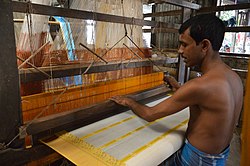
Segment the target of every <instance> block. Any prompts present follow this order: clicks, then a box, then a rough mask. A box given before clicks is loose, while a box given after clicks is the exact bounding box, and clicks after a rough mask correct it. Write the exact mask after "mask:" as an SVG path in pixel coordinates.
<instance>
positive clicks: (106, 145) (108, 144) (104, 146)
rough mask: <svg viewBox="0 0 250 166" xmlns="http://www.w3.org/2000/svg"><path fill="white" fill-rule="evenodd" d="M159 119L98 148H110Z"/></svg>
mask: <svg viewBox="0 0 250 166" xmlns="http://www.w3.org/2000/svg"><path fill="white" fill-rule="evenodd" d="M161 119H162V118H161ZM161 119H158V120H156V121H153V122H150V123H147V124H146V125H144V126H141V127H138V128H136V129H135V130H133V131H130V132H129V133H127V134H125V135H122V136H121V137H119V138H117V139H114V140H112V141H110V142H108V143H106V144H104V145H102V146H100V148H102V149H103V148H106V147H108V146H110V145H112V144H114V143H116V142H118V141H120V140H122V139H124V138H126V137H128V136H130V135H132V134H133V133H135V132H137V131H139V130H142V129H144V128H145V127H147V126H149V125H152V124H154V123H156V122H158V121H159V120H161Z"/></svg>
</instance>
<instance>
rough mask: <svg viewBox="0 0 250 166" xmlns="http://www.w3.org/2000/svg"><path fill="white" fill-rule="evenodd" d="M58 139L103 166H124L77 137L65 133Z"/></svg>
mask: <svg viewBox="0 0 250 166" xmlns="http://www.w3.org/2000/svg"><path fill="white" fill-rule="evenodd" d="M59 138H61V139H63V140H64V141H66V142H68V143H70V144H72V145H73V146H75V148H78V149H80V150H82V151H83V152H86V153H88V154H90V155H91V156H93V157H94V158H96V160H99V161H101V162H103V163H104V164H105V165H109V166H125V164H124V163H122V162H121V161H119V160H117V159H116V158H114V157H113V156H111V155H109V154H108V153H106V152H104V151H102V150H101V149H100V148H96V147H94V146H93V145H91V144H89V143H87V142H85V141H83V140H81V139H79V138H78V137H77V136H74V135H72V134H70V133H65V134H63V135H60V136H59ZM44 143H45V142H44ZM45 144H46V143H45Z"/></svg>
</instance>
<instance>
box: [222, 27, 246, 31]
mask: <svg viewBox="0 0 250 166" xmlns="http://www.w3.org/2000/svg"><path fill="white" fill-rule="evenodd" d="M226 32H250V26H241V27H226Z"/></svg>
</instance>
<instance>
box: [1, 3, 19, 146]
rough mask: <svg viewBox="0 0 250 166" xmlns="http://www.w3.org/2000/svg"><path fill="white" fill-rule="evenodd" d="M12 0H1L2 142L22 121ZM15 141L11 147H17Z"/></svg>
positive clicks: (10, 135) (11, 137)
mask: <svg viewBox="0 0 250 166" xmlns="http://www.w3.org/2000/svg"><path fill="white" fill-rule="evenodd" d="M11 4H12V1H11V0H0V11H1V12H0V18H1V19H0V25H1V28H0V36H1V37H0V62H1V65H0V117H1V120H0V143H1V144H5V145H6V144H8V143H10V141H11V140H12V139H13V138H14V137H15V136H16V135H17V134H18V132H19V131H18V130H19V126H21V123H22V117H21V116H22V115H21V107H20V103H21V97H20V89H19V76H18V69H17V58H16V44H15V35H14V24H13V12H12V5H11ZM18 144H19V143H17V141H13V142H12V143H11V144H10V147H17V146H19V145H18Z"/></svg>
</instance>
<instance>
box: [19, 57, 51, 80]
mask: <svg viewBox="0 0 250 166" xmlns="http://www.w3.org/2000/svg"><path fill="white" fill-rule="evenodd" d="M17 59H19V60H20V61H22V62H24V61H25V60H24V59H23V58H21V57H19V56H17ZM26 63H27V64H28V65H30V66H32V67H33V68H34V69H36V70H37V71H39V72H41V73H43V74H44V75H46V76H48V77H49V78H51V76H50V75H49V74H47V73H46V72H44V71H42V70H40V69H39V68H38V67H36V66H35V65H33V64H32V63H30V62H26Z"/></svg>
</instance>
